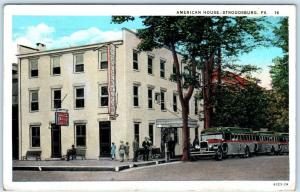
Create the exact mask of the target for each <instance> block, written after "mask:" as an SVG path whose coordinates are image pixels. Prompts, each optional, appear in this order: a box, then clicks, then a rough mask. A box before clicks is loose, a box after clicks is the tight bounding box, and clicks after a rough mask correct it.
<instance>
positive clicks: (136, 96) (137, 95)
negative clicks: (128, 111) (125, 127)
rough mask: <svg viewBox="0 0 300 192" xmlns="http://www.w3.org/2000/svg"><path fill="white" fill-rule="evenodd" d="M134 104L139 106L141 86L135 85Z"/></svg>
mask: <svg viewBox="0 0 300 192" xmlns="http://www.w3.org/2000/svg"><path fill="white" fill-rule="evenodd" d="M133 106H134V107H138V106H139V86H138V85H133Z"/></svg>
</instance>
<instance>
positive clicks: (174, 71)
mask: <svg viewBox="0 0 300 192" xmlns="http://www.w3.org/2000/svg"><path fill="white" fill-rule="evenodd" d="M173 74H176V66H175V64H173Z"/></svg>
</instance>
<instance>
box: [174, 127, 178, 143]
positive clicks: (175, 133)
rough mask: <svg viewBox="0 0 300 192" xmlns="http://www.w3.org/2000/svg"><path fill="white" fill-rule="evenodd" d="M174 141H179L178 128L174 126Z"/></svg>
mask: <svg viewBox="0 0 300 192" xmlns="http://www.w3.org/2000/svg"><path fill="white" fill-rule="evenodd" d="M174 141H175V143H178V130H177V128H174Z"/></svg>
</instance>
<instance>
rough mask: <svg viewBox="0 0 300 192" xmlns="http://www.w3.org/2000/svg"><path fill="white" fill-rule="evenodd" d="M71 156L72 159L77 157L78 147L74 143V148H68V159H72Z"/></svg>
mask: <svg viewBox="0 0 300 192" xmlns="http://www.w3.org/2000/svg"><path fill="white" fill-rule="evenodd" d="M70 157H71V158H72V160H74V159H76V149H75V146H74V145H72V148H71V149H68V151H67V161H69V160H70Z"/></svg>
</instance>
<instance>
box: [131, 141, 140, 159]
mask: <svg viewBox="0 0 300 192" xmlns="http://www.w3.org/2000/svg"><path fill="white" fill-rule="evenodd" d="M139 147H140V146H139V142H138V141H137V138H134V141H133V143H132V149H133V160H132V161H133V162H137V161H138V160H137V159H138V155H139Z"/></svg>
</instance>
